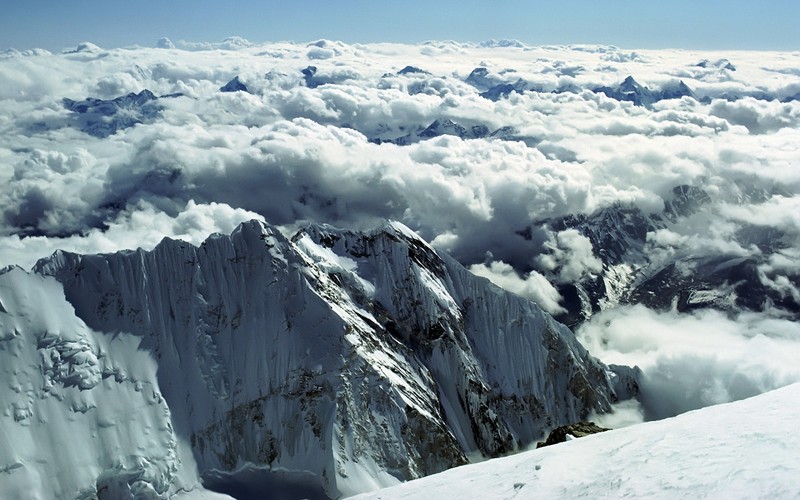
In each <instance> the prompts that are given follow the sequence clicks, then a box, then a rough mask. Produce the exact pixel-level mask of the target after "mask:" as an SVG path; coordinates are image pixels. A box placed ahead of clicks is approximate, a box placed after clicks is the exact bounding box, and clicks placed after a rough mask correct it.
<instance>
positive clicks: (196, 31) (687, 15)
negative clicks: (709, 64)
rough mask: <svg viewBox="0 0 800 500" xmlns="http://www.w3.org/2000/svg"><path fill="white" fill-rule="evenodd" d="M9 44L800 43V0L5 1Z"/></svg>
mask: <svg viewBox="0 0 800 500" xmlns="http://www.w3.org/2000/svg"><path fill="white" fill-rule="evenodd" d="M0 2H2V3H0V49H3V48H8V47H15V48H19V49H25V48H32V47H43V48H46V49H49V50H61V49H63V48H65V47H74V46H75V45H77V44H78V43H79V42H82V41H91V42H94V43H96V44H98V45H100V46H103V47H119V46H127V45H133V44H139V45H153V44H155V42H156V40H158V39H159V38H161V37H163V36H166V37H169V38H171V39H172V40H173V41H177V40H188V41H219V40H222V39H223V38H225V37H228V36H232V35H239V36H243V37H245V38H247V39H249V40H251V41H254V42H263V41H279V40H293V41H296V42H306V41H311V40H316V39H319V38H328V39H333V40H342V41H345V42H376V41H393V42H419V41H424V40H443V39H452V40H459V41H482V40H486V39H489V38H516V39H519V40H522V41H524V42H526V43H531V44H570V43H602V44H614V45H618V46H621V47H626V48H694V49H779V50H800V28H798V25H797V23H798V19H800V1H798V0H773V1H764V2H756V1H754V0H750V1H743V0H729V1H720V0H694V1H685V0H671V1H663V2H650V1H647V0H645V1H634V0H607V1H605V2H601V1H597V0H595V1H586V0H577V1H571V2H557V1H550V2H541V1H496V2H489V1H487V0H482V1H473V0H461V1H458V2H457V1H452V0H445V1H434V0H428V1H421V0H405V1H400V2H381V1H378V0H372V1H366V0H354V1H334V0H327V1H323V0H295V1H293V0H283V1H279V2H273V1H254V0H246V1H239V2H222V1H219V0H216V1H209V0H194V1H187V0H161V1H159V2H155V1H152V0H143V1H139V2H119V1H113V0H105V1H98V0H71V1H63V0H62V1H55V0H51V1H41V0H27V1H25V2H23V1H13V2H12V1H9V0H0Z"/></svg>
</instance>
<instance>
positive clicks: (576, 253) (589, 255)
mask: <svg viewBox="0 0 800 500" xmlns="http://www.w3.org/2000/svg"><path fill="white" fill-rule="evenodd" d="M545 247H546V248H547V250H548V252H547V253H544V254H542V255H540V256H539V257H538V258H537V263H538V264H539V265H540V266H541V267H542V268H544V269H545V270H547V271H548V272H549V273H550V274H552V275H553V276H556V277H557V279H558V281H559V282H560V283H574V282H576V281H578V280H580V279H581V278H583V277H584V276H585V275H587V274H592V273H598V272H600V271H601V269H602V267H603V263H602V261H601V260H600V259H598V258H597V257H596V256H595V255H594V250H593V248H592V242H591V241H590V240H589V238H587V237H586V236H584V235H582V234H580V233H579V232H578V231H577V230H575V229H566V230H564V231H560V232H558V233H555V234H553V235H552V237H551V239H550V240H549V241H548V242H547V243H545Z"/></svg>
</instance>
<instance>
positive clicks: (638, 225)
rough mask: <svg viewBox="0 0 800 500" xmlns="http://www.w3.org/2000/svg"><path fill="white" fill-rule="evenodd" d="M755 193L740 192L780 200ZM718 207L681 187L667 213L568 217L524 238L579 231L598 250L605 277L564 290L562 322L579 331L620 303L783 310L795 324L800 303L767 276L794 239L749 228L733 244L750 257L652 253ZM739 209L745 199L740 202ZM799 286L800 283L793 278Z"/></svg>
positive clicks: (623, 209)
mask: <svg viewBox="0 0 800 500" xmlns="http://www.w3.org/2000/svg"><path fill="white" fill-rule="evenodd" d="M757 191H758V190H757V189H755V188H752V187H750V188H747V189H746V190H745V192H742V193H738V194H737V196H738V197H745V198H747V199H748V201H751V200H752V198H758V197H759V196H762V197H763V198H764V199H767V198H768V197H769V196H771V195H772V194H770V193H767V194H759V193H758V192H757ZM714 201H717V202H718V201H720V200H713V199H712V198H711V197H710V196H709V194H708V193H707V192H706V191H705V190H703V189H702V188H701V187H698V186H687V185H680V186H676V187H675V188H673V190H672V197H671V198H670V199H668V201H667V202H666V203H665V206H664V209H663V210H662V211H661V212H650V213H648V212H646V211H644V210H642V209H640V208H637V207H631V206H624V205H621V204H616V205H612V206H609V207H605V208H602V209H600V210H597V211H596V212H594V213H591V214H576V215H568V216H565V217H559V218H554V219H549V220H545V221H539V222H537V223H535V224H534V225H532V228H531V229H528V231H527V232H524V233H523V236H524V237H526V238H531V237H532V234H533V233H532V231H533V228H536V227H546V228H548V229H549V230H553V231H563V230H567V229H574V230H577V231H578V232H579V233H580V234H581V235H583V236H585V237H586V238H587V239H588V240H589V241H590V242H591V245H592V248H593V250H594V252H595V255H596V256H597V258H598V259H600V261H601V262H602V270H601V271H600V272H599V273H596V274H590V275H586V276H584V277H583V278H581V279H580V280H577V281H575V282H572V283H565V284H562V285H560V286H559V291H560V293H561V295H562V297H563V298H564V300H563V303H562V305H563V306H564V308H565V309H566V312H564V313H562V314H559V315H557V319H558V320H559V321H562V322H564V323H566V324H568V325H577V324H579V323H581V322H582V321H585V320H586V319H588V318H589V317H591V316H592V314H594V313H596V312H598V311H601V310H606V309H610V308H613V307H615V306H617V305H620V304H644V305H646V306H647V307H649V308H652V309H655V310H662V311H663V310H670V309H675V310H678V311H681V312H684V311H691V310H694V309H702V308H711V309H718V310H722V311H728V312H736V311H757V312H760V311H765V310H769V309H774V310H780V311H781V314H783V315H785V316H787V317H793V318H797V317H800V301H798V298H797V297H796V296H794V295H792V294H789V293H785V292H784V291H782V290H781V289H779V288H778V287H775V286H770V281H769V278H768V277H767V276H765V271H764V267H765V263H767V262H769V261H770V259H773V258H774V257H773V256H774V255H775V254H780V252H781V251H783V250H784V249H785V248H788V246H789V244H788V243H786V242H785V240H786V239H787V238H786V236H785V235H784V234H783V233H782V232H781V231H778V230H774V229H771V228H769V227H768V226H766V225H758V224H750V225H746V226H743V227H741V228H740V229H739V230H737V231H736V232H735V234H733V235H732V236H731V240H732V241H733V242H735V244H738V245H740V247H741V248H755V249H757V251H755V252H753V253H752V255H742V254H741V253H740V252H739V251H738V249H737V247H736V246H734V245H731V246H730V248H713V249H710V250H705V251H703V252H700V251H696V250H695V251H689V252H672V253H671V254H669V255H667V256H666V257H665V256H664V255H661V254H655V253H654V252H653V251H652V248H651V247H652V245H651V240H652V239H653V237H654V235H656V234H657V233H658V232H659V231H662V230H670V229H672V228H675V227H680V226H685V225H690V224H691V219H690V218H691V217H692V216H695V215H697V216H703V215H704V214H703V212H704V211H705V209H706V207H707V206H709V205H711V204H712V203H713V202H714ZM735 201H736V202H739V200H738V199H737V200H735ZM787 280H788V282H790V283H793V284H794V285H795V286H797V285H800V276H798V275H797V273H792V274H790V275H789V277H788V278H787Z"/></svg>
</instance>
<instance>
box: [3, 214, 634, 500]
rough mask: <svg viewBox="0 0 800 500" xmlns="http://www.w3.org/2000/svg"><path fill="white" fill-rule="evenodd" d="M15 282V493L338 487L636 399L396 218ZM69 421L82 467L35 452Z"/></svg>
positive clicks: (545, 324) (10, 326)
mask: <svg viewBox="0 0 800 500" xmlns="http://www.w3.org/2000/svg"><path fill="white" fill-rule="evenodd" d="M0 278H2V280H0V283H2V282H5V283H7V284H6V285H5V287H4V288H3V289H2V290H3V295H0V297H2V304H3V312H2V313H0V320H2V321H3V323H2V326H3V328H2V341H0V349H2V350H0V355H2V356H3V357H4V358H3V361H4V362H3V364H2V366H3V369H4V370H6V371H7V372H8V373H7V374H6V375H7V376H6V380H9V381H11V382H10V383H9V385H8V387H4V388H3V389H2V390H3V391H6V392H8V396H9V397H8V398H6V399H4V401H10V402H11V406H8V407H7V409H6V411H5V413H4V415H3V421H2V427H0V428H2V429H3V433H2V434H0V436H2V437H3V438H4V440H5V443H3V444H5V446H2V447H0V448H2V449H3V450H4V451H3V452H2V453H4V454H5V455H7V456H3V461H2V462H0V465H2V466H3V467H5V469H4V470H5V472H4V473H3V474H0V491H3V492H9V491H11V492H12V493H13V492H14V491H17V490H13V488H31V490H32V491H36V488H39V489H40V491H41V492H42V493H41V495H42V497H47V496H49V495H50V494H51V493H52V494H53V495H55V496H65V495H66V496H74V495H76V494H85V493H87V492H88V494H95V492H96V494H97V495H98V496H101V497H103V495H104V494H107V489H109V490H108V491H112V489H113V493H112V497H115V496H120V495H127V494H131V495H139V494H140V493H141V492H146V494H147V495H149V497H151V498H159V497H167V496H170V495H173V494H175V493H176V492H179V491H183V490H192V489H193V488H194V489H196V490H197V491H201V490H200V489H197V488H198V484H197V483H198V481H197V475H198V474H201V475H202V476H203V477H204V478H205V480H206V483H207V484H208V485H213V486H214V487H215V488H216V489H218V491H221V492H223V493H225V492H232V491H234V490H236V488H242V487H243V485H242V484H237V481H240V480H243V479H242V478H243V477H248V476H249V477H251V478H252V477H256V478H260V479H259V480H260V481H262V482H264V484H271V485H273V486H274V487H276V488H281V487H285V488H291V487H296V486H297V485H298V484H303V485H305V487H306V489H305V490H304V492H305V493H304V494H305V495H309V496H320V497H322V496H328V497H332V498H335V497H340V496H343V495H352V494H356V493H360V492H363V491H370V490H374V489H377V488H380V487H385V486H390V485H393V484H397V483H399V482H401V481H406V480H410V479H415V478H419V477H422V476H426V475H429V474H434V473H437V472H441V471H444V470H446V469H449V468H451V467H454V466H458V465H463V464H466V463H468V462H469V461H470V460H471V459H476V458H477V457H496V456H501V455H505V454H508V453H511V452H514V451H518V450H520V449H524V448H525V447H527V446H529V445H530V444H531V443H534V442H535V440H536V439H539V438H541V437H542V436H543V435H544V434H545V432H546V431H547V430H549V429H550V428H552V427H555V426H558V425H561V424H564V423H568V422H573V421H576V420H580V419H582V418H585V417H587V416H588V415H589V414H590V413H592V412H595V413H603V412H608V411H610V409H611V404H612V403H614V402H616V401H617V400H618V399H620V397H623V398H624V397H630V395H631V394H630V393H629V391H628V390H627V388H628V387H630V382H631V378H632V377H631V376H630V375H629V374H628V372H626V371H625V370H624V369H620V370H619V374H615V373H614V372H612V371H611V370H610V369H609V368H608V367H606V366H605V365H603V364H602V363H600V362H599V361H598V360H596V359H594V358H593V357H592V356H591V355H590V354H589V353H588V352H587V351H586V350H585V349H584V348H583V347H582V346H581V345H580V343H579V342H578V341H577V340H576V338H575V336H574V335H573V333H572V332H571V331H570V330H569V329H568V328H567V327H565V326H563V325H561V324H560V323H557V322H556V321H555V320H554V319H553V318H552V317H551V316H550V315H548V314H547V313H545V312H543V311H542V310H541V309H540V308H539V307H538V306H537V305H536V304H534V303H532V302H530V301H527V300H525V299H522V298H520V297H518V296H515V295H513V294H511V293H508V292H506V291H504V290H502V289H500V288H498V287H496V286H494V285H492V284H491V283H490V282H489V281H488V280H486V279H484V278H479V277H476V276H474V275H472V274H471V273H470V272H469V271H467V270H466V269H465V268H463V267H462V266H461V265H460V264H458V263H457V262H456V261H455V260H454V259H452V258H450V257H448V256H447V255H445V254H441V253H439V252H437V251H435V250H434V249H433V248H432V247H431V246H430V245H429V244H428V243H426V242H425V241H424V240H422V239H421V238H420V237H419V236H417V235H416V234H415V233H413V232H412V231H411V230H409V229H408V228H407V227H405V226H403V225H402V224H400V223H397V222H387V223H385V224H383V225H382V226H380V227H378V228H376V229H373V230H369V231H363V232H357V231H348V230H340V229H336V228H334V227H331V226H327V225H314V224H312V225H309V226H308V227H307V228H305V229H303V230H301V231H299V232H297V233H296V234H295V235H294V236H293V237H291V238H290V239H289V238H287V237H285V236H284V235H283V234H282V233H281V232H280V231H279V230H278V229H277V228H275V227H273V226H270V225H269V224H266V223H263V222H259V221H255V220H254V221H250V222H247V223H243V224H241V225H240V226H239V227H238V228H237V229H236V230H234V231H233V233H232V234H230V235H221V234H215V235H212V236H211V237H209V238H208V239H207V240H205V241H204V242H203V243H202V244H201V245H199V246H197V247H195V246H192V245H190V244H188V243H186V242H183V241H180V240H171V239H164V240H163V241H162V242H161V243H160V244H159V245H158V246H157V247H156V248H155V249H153V250H152V251H144V250H141V249H139V250H136V251H122V252H118V253H115V254H99V255H80V254H74V253H69V252H63V251H57V252H56V253H55V254H53V255H52V256H51V257H49V258H46V259H43V260H41V261H39V262H38V263H37V264H36V266H35V267H34V270H33V272H32V273H26V272H24V271H22V270H21V269H19V268H14V269H11V270H8V271H6V272H5V274H4V275H3V276H0ZM20 284H22V285H20ZM62 287H63V288H62ZM15 294H16V295H15ZM20 294H23V296H22V297H20V296H19V295H20ZM40 296H41V297H40ZM65 299H66V300H65ZM73 307H74V310H73V309H72V308H73ZM42 380H44V382H42ZM626 384H627V385H626ZM623 388H624V390H623ZM53 420H58V421H59V422H62V423H63V425H64V428H63V432H57V431H58V430H59V429H60V427H59V426H60V425H62V424H61V423H59V426H53V425H52V423H53V422H52V421H53ZM71 422H74V424H73V423H71ZM48 426H49V427H48ZM18 429H20V430H22V431H26V430H30V431H35V432H30V433H28V434H25V435H26V436H28V437H27V438H25V439H23V438H17V437H13V438H12V437H11V436H12V435H14V436H16V435H17V434H19V432H18ZM44 429H49V430H46V431H44ZM42 431H44V433H42ZM54 432H57V433H58V434H59V435H61V434H66V435H68V436H72V437H71V439H72V440H77V441H78V442H80V443H81V446H80V447H76V448H75V449H76V452H75V453H76V457H75V458H74V459H73V457H72V456H70V455H67V456H64V455H60V454H58V453H54V454H52V455H51V454H42V453H41V450H40V449H37V448H36V446H37V444H38V441H36V443H37V444H34V436H38V437H37V439H41V436H42V435H52V433H54ZM22 435H23V434H20V436H22ZM109 435H110V436H113V439H112V437H109ZM58 442H59V441H58V440H57V439H54V440H53V441H52V443H53V446H58ZM84 442H85V443H84ZM87 443H88V444H87ZM189 449H190V450H191V451H190V452H189V451H187V450H189ZM48 456H52V457H55V458H53V459H52V460H48V459H43V458H42V457H48ZM73 469H76V470H77V471H78V472H79V473H74V472H73ZM51 470H53V471H55V470H58V471H59V472H60V473H61V474H62V475H63V476H64V478H62V479H59V480H58V481H55V482H54V483H53V484H50V483H49V482H48V481H46V480H45V479H43V478H44V477H47V476H49V474H50V471H51ZM59 477H60V476H59ZM23 478H24V479H23ZM192 478H194V482H192ZM42 488H47V489H44V490H43V489H42ZM141 494H144V493H141ZM12 496H14V495H13V494H12Z"/></svg>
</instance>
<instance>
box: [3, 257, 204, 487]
mask: <svg viewBox="0 0 800 500" xmlns="http://www.w3.org/2000/svg"><path fill="white" fill-rule="evenodd" d="M140 340H141V339H138V338H136V337H133V336H131V335H115V336H109V335H104V334H102V333H98V332H95V331H92V330H91V329H89V328H88V327H87V326H86V325H85V324H84V323H83V321H81V320H80V319H78V318H77V317H76V316H75V313H74V311H73V309H72V306H70V304H69V303H68V302H67V301H66V300H65V299H64V292H63V289H62V287H61V285H60V284H59V283H57V282H56V281H55V280H53V279H51V278H43V277H41V276H36V275H31V274H28V273H26V272H25V271H23V270H22V269H20V268H7V269H5V270H3V271H1V272H0V496H2V497H3V498H76V497H79V496H81V495H90V494H93V493H94V491H95V490H96V491H97V492H98V493H99V494H100V495H101V497H102V495H103V493H105V494H106V495H108V496H107V497H106V498H113V497H118V496H119V495H120V494H121V492H122V491H131V492H133V493H135V494H139V495H144V496H143V497H142V498H147V497H148V495H153V496H157V495H159V494H167V493H169V492H170V490H172V491H173V492H174V490H175V488H176V487H178V486H191V483H190V484H185V483H184V484H181V483H182V481H181V479H179V477H178V476H179V474H178V469H179V468H180V467H181V459H180V452H179V443H178V438H177V436H176V435H175V433H174V432H173V429H172V424H171V422H170V411H169V408H167V405H166V402H165V401H164V398H163V397H162V395H161V392H160V390H159V388H158V383H157V381H156V363H155V361H154V360H153V358H152V356H150V355H149V354H148V353H147V352H144V351H141V350H139V343H140ZM195 483H196V481H195Z"/></svg>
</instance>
